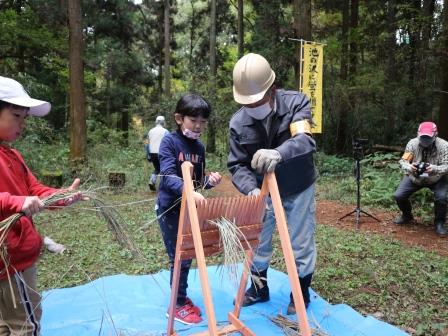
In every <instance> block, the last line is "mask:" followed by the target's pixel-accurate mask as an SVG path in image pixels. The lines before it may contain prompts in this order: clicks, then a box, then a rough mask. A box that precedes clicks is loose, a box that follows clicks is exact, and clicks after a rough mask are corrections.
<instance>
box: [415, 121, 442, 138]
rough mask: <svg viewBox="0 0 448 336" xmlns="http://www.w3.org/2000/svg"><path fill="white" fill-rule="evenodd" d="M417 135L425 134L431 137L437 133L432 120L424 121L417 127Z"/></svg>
mask: <svg viewBox="0 0 448 336" xmlns="http://www.w3.org/2000/svg"><path fill="white" fill-rule="evenodd" d="M417 134H418V136H422V135H427V136H430V137H433V136H435V135H437V125H436V124H434V123H433V122H432V121H425V122H422V123H421V124H420V126H419V127H418V133H417Z"/></svg>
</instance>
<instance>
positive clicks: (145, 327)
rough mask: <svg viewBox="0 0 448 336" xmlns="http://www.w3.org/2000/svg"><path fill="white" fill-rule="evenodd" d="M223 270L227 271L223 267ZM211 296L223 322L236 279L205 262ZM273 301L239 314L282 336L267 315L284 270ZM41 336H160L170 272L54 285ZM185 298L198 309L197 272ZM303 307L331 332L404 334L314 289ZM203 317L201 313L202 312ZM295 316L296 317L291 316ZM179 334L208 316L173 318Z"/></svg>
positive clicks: (274, 282)
mask: <svg viewBox="0 0 448 336" xmlns="http://www.w3.org/2000/svg"><path fill="white" fill-rule="evenodd" d="M224 273H225V272H224ZM208 275H209V280H210V284H211V286H212V297H213V302H214V307H215V314H216V319H217V321H218V323H220V324H223V325H224V324H226V322H227V321H226V319H227V317H226V316H227V312H228V311H231V310H232V308H233V304H232V301H233V298H234V295H235V293H236V288H235V284H234V283H233V282H232V281H229V279H228V278H227V277H226V275H225V274H224V275H223V270H222V269H221V268H217V267H215V266H211V267H208ZM268 276H269V288H270V292H271V300H270V301H269V302H265V303H259V304H256V305H253V306H251V307H245V308H243V309H242V312H241V319H242V320H243V321H244V323H245V324H246V325H247V326H248V327H249V328H250V329H251V330H252V331H253V332H255V334H256V335H284V333H283V332H282V330H281V329H279V328H278V327H277V326H276V325H275V324H273V323H272V322H271V321H270V320H269V318H268V317H269V316H271V317H273V316H276V315H277V314H278V313H279V312H282V313H283V314H285V311H286V307H287V305H288V303H289V292H290V287H289V281H288V277H287V275H286V274H284V273H282V272H279V271H275V270H273V269H270V270H269V275H268ZM42 295H43V311H44V314H43V317H42V336H71V335H73V336H90V335H92V336H94V335H95V336H97V335H123V336H124V335H138V336H146V335H148V336H149V335H164V334H166V325H167V318H166V311H167V306H168V301H169V272H168V271H162V272H159V273H157V274H154V275H140V276H130V275H123V274H119V275H113V276H107V277H103V278H99V279H97V280H95V281H92V282H89V283H87V284H85V285H82V286H77V287H72V288H62V289H53V290H50V291H47V292H44V293H43V294H42ZM188 295H189V297H190V298H191V299H192V300H193V301H194V302H195V303H196V304H197V305H198V306H199V307H200V308H201V309H202V311H203V312H204V314H205V308H204V305H203V302H202V299H201V298H202V294H201V286H200V280H199V272H198V271H197V269H192V270H191V271H190V275H189V288H188ZM311 296H312V297H311V304H310V306H309V308H308V310H307V313H308V319H309V322H310V325H311V327H313V326H315V325H319V326H320V328H321V329H322V330H324V331H325V332H327V334H328V335H330V336H378V335H381V336H404V335H407V334H406V333H405V332H403V331H402V330H400V329H398V328H397V327H394V326H392V325H390V324H387V323H385V322H382V321H379V320H377V319H375V318H373V317H371V316H367V317H364V316H362V315H361V314H359V313H358V312H356V311H355V310H354V309H352V308H351V307H350V306H347V305H345V304H337V305H331V304H329V303H328V302H327V301H325V300H324V299H322V298H321V297H320V296H319V295H317V294H316V293H315V292H314V291H312V295H311ZM204 317H205V316H204ZM292 318H294V317H292ZM175 328H176V330H177V331H178V333H179V334H180V335H189V334H192V333H196V332H199V331H203V330H206V328H207V324H206V320H205V321H204V322H202V323H201V324H199V325H197V326H185V325H183V324H180V323H178V322H175Z"/></svg>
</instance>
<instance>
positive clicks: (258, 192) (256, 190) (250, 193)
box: [247, 188, 261, 196]
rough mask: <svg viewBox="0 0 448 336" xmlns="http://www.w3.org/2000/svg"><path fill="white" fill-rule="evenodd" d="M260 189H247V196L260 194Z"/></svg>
mask: <svg viewBox="0 0 448 336" xmlns="http://www.w3.org/2000/svg"><path fill="white" fill-rule="evenodd" d="M260 193H261V190H260V189H259V188H255V189H254V190H252V191H249V193H248V194H247V196H258V195H260Z"/></svg>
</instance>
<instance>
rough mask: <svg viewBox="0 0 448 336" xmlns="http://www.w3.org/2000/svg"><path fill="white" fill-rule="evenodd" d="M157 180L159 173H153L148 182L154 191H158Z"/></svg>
mask: <svg viewBox="0 0 448 336" xmlns="http://www.w3.org/2000/svg"><path fill="white" fill-rule="evenodd" d="M156 182H157V175H156V174H154V173H152V174H151V177H150V178H149V183H148V185H149V189H151V190H152V191H156Z"/></svg>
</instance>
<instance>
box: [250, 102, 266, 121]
mask: <svg viewBox="0 0 448 336" xmlns="http://www.w3.org/2000/svg"><path fill="white" fill-rule="evenodd" d="M246 111H247V114H248V115H250V116H251V117H252V118H254V119H257V120H263V119H264V118H266V117H267V116H268V115H269V113H271V111H272V107H271V104H270V103H269V101H267V102H266V103H264V104H263V105H260V106H257V107H247V106H246Z"/></svg>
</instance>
